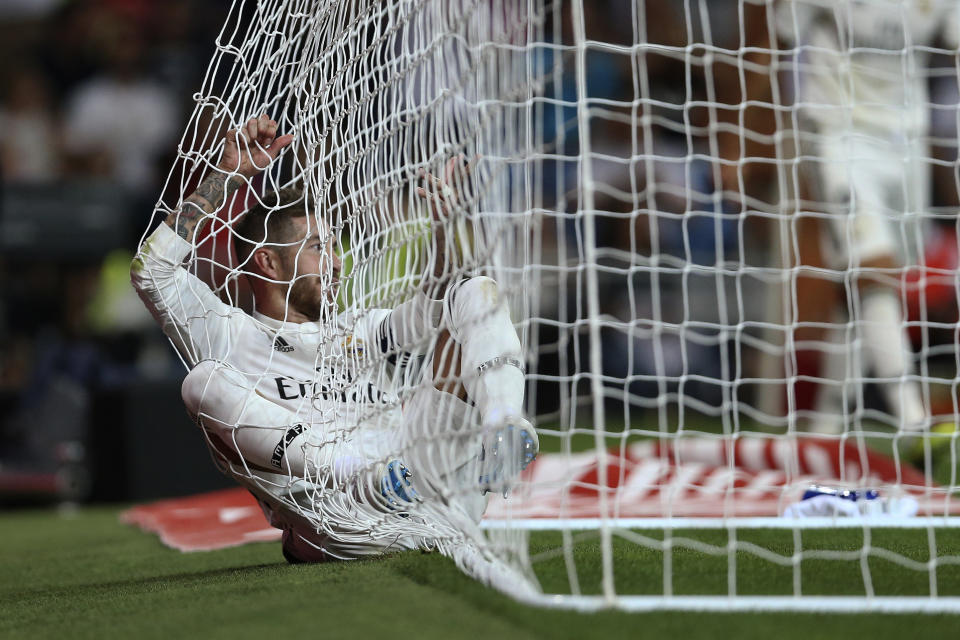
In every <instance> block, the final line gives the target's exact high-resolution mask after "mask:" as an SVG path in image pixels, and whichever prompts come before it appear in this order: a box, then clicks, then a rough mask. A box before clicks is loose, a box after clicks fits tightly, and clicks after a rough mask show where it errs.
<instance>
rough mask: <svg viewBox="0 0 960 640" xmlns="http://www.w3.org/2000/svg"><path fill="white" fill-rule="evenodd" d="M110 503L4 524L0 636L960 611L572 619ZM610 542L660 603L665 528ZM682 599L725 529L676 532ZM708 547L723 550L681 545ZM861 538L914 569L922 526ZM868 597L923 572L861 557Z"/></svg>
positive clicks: (839, 546) (547, 544)
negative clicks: (127, 512)
mask: <svg viewBox="0 0 960 640" xmlns="http://www.w3.org/2000/svg"><path fill="white" fill-rule="evenodd" d="M118 512H119V510H118V509H116V508H86V509H82V510H80V511H78V512H76V513H74V514H72V515H69V516H65V515H60V514H57V513H55V512H52V511H20V512H8V513H6V514H4V515H3V516H2V517H0V540H2V544H0V637H4V638H7V637H10V638H20V637H23V638H47V637H49V638H54V637H55V638H86V637H96V638H101V637H137V638H153V637H157V638H161V637H162V638H168V637H183V638H192V637H201V638H205V639H206V638H264V637H303V636H307V637H317V638H378V637H397V638H410V639H412V638H474V637H477V638H496V639H497V640H500V639H504V638H625V637H627V638H661V637H664V636H665V635H667V634H669V637H676V638H683V639H684V640H688V639H691V640H692V639H696V638H767V639H769V638H777V640H791V639H794V638H796V639H801V638H802V639H804V640H809V639H811V638H833V637H836V638H840V637H849V636H853V635H854V634H857V635H867V636H870V637H872V638H898V637H914V636H919V637H922V638H957V637H960V616H951V615H920V614H916V615H878V614H862V615H849V614H845V615H823V614H818V615H815V614H809V615H807V614H744V613H729V614H707V613H690V612H654V613H643V614H629V613H623V612H618V611H606V612H601V613H597V614H580V613H575V612H571V611H557V610H546V609H536V608H531V607H528V606H524V605H521V604H518V603H516V602H514V601H512V600H510V599H509V598H507V597H505V596H502V595H500V594H499V593H496V592H494V591H491V590H489V589H487V588H484V587H483V586H481V585H480V584H478V583H476V582H474V581H473V580H471V579H470V578H468V577H466V576H464V575H463V574H461V573H460V572H459V571H458V570H457V569H456V568H455V567H454V566H453V564H452V563H451V562H450V561H449V560H447V559H446V558H444V557H442V556H440V555H438V554H422V553H419V552H406V553H400V554H395V555H391V556H387V557H382V558H376V559H371V560H364V561H356V562H349V563H335V564H325V565H313V566H303V565H301V566H289V565H287V564H285V563H284V562H283V560H282V558H281V556H280V550H279V545H277V544H252V545H248V546H245V547H240V548H235V549H227V550H222V551H215V552H204V553H191V554H183V553H179V552H177V551H172V550H170V549H167V548H166V547H163V546H162V545H161V544H160V542H159V541H158V540H157V539H156V538H155V537H153V536H151V535H148V534H144V533H142V532H140V531H138V530H136V529H134V528H132V527H128V526H126V525H123V524H120V523H119V522H118V519H117V516H118ZM643 535H646V536H648V540H647V543H648V544H649V546H648V545H645V544H638V543H637V541H628V540H624V539H618V540H617V542H616V543H615V545H614V550H615V566H616V582H617V588H618V590H620V591H622V592H624V593H635V594H644V593H660V592H661V589H662V585H663V573H662V567H663V556H662V550H661V546H662V545H661V544H660V543H659V540H660V539H662V534H659V535H656V536H654V535H650V534H646V533H645V534H643ZM672 538H673V542H674V546H673V549H672V552H671V561H672V567H673V571H672V574H673V580H672V583H673V585H674V589H675V591H676V593H678V594H698V593H703V594H723V593H727V589H728V587H729V583H728V576H729V573H728V568H729V562H730V557H729V554H727V552H726V551H725V546H726V544H727V542H728V538H727V533H726V532H724V531H696V532H694V531H688V532H673V534H672ZM737 539H738V540H740V541H749V542H751V543H753V544H756V545H758V547H760V548H763V549H767V550H769V551H772V552H774V553H777V554H778V555H783V556H789V555H790V554H791V553H792V552H793V550H794V537H793V533H792V532H790V531H738V532H737ZM559 540H560V539H559V534H556V533H544V534H537V535H534V536H533V537H532V538H531V550H532V552H533V553H534V554H540V555H538V556H537V557H539V558H541V560H540V561H538V562H537V563H536V565H535V566H536V569H537V572H538V576H539V578H540V580H541V582H542V584H543V586H544V588H545V590H547V591H565V590H568V589H569V581H568V580H567V575H568V574H567V567H566V565H565V564H564V560H563V557H562V555H552V554H551V553H550V551H551V550H553V549H556V548H557V547H558V546H559ZM691 540H695V541H696V542H697V544H692V546H694V547H698V545H702V544H709V545H715V546H716V547H717V549H714V550H715V551H720V553H719V554H714V553H708V552H704V548H690V547H691V544H688V542H687V541H691ZM863 542H864V541H863V532H862V531H860V530H856V529H854V530H842V531H840V530H837V531H806V532H803V533H802V543H803V548H804V549H807V550H812V549H831V550H835V551H838V550H848V551H852V552H854V553H857V552H858V550H860V549H863V548H864V544H863ZM871 544H872V546H875V547H883V548H886V549H888V550H890V551H894V552H896V553H899V554H903V555H904V556H907V557H910V558H912V559H914V560H916V561H920V562H923V561H926V560H927V558H928V557H929V548H930V547H929V544H930V541H929V538H928V532H927V531H926V530H886V531H873V532H872V533H871ZM934 544H935V547H936V550H937V554H938V556H941V557H942V556H944V555H953V556H960V532H958V531H956V530H937V531H936V537H935V541H934ZM598 558H599V544H598V542H597V539H596V537H595V536H592V535H587V536H583V537H582V539H578V542H577V544H576V546H575V553H574V561H575V563H576V572H577V575H578V578H579V581H580V588H581V589H582V591H583V592H584V593H596V592H598V591H599V584H600V582H599V576H600V572H599V568H598ZM735 559H736V564H737V590H738V592H739V593H744V594H749V593H758V594H788V593H792V589H793V585H794V582H793V578H794V574H793V569H792V568H791V567H790V566H786V567H784V566H780V565H777V564H775V563H771V562H769V561H767V560H764V559H761V558H759V557H758V556H756V555H754V554H751V553H745V552H741V553H738V554H736V558H735ZM867 566H868V567H869V570H870V575H871V581H872V584H873V586H874V588H875V589H876V591H877V593H878V594H916V595H922V594H926V593H929V583H930V575H929V573H928V572H926V571H916V570H913V569H907V568H905V567H903V566H901V565H900V564H897V563H894V562H890V561H888V560H886V559H884V558H882V557H871V558H870V559H869V561H868V562H867ZM801 576H802V588H803V592H804V593H810V594H814V593H831V594H833V593H836V594H861V593H863V590H864V582H863V577H862V576H863V565H862V564H861V563H860V561H859V560H856V559H854V560H846V561H836V560H826V559H819V560H818V559H810V560H805V561H804V562H803V564H802V567H801ZM936 581H937V587H938V590H939V592H940V594H942V595H960V567H958V566H957V565H941V566H939V567H938V571H937V574H936Z"/></svg>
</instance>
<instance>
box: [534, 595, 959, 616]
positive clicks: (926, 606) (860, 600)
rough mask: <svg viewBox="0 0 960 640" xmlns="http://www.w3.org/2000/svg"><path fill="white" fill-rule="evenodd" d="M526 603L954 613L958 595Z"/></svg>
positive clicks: (549, 598) (563, 598)
mask: <svg viewBox="0 0 960 640" xmlns="http://www.w3.org/2000/svg"><path fill="white" fill-rule="evenodd" d="M527 601H528V602H529V603H530V604H533V605H537V606H541V607H548V608H558V609H574V610H577V611H583V612H591V611H601V610H604V609H620V610H623V611H631V612H640V611H714V612H744V611H776V612H783V611H795V612H807V613H849V614H854V613H867V612H876V613H928V614H937V613H958V612H960V598H957V597H952V596H951V597H944V598H940V597H914V596H874V597H853V596H740V595H729V596H666V597H663V596H623V595H618V596H616V597H615V598H604V597H603V596H571V595H547V594H543V595H542V596H537V597H528V598H527Z"/></svg>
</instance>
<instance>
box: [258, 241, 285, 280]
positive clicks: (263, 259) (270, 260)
mask: <svg viewBox="0 0 960 640" xmlns="http://www.w3.org/2000/svg"><path fill="white" fill-rule="evenodd" d="M253 263H254V264H255V265H256V266H257V270H258V271H259V272H260V273H262V274H263V275H264V276H266V277H267V278H270V279H271V280H281V279H282V278H281V276H282V275H283V265H282V264H281V261H280V256H279V255H278V254H277V252H276V251H274V250H273V249H268V248H267V247H260V248H259V249H257V250H256V251H254V252H253Z"/></svg>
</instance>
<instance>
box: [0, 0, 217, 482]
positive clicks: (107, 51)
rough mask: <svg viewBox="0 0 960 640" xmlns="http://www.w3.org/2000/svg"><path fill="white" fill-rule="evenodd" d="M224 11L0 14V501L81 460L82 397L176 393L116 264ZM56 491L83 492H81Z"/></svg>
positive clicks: (26, 6) (152, 191) (150, 194)
mask: <svg viewBox="0 0 960 640" xmlns="http://www.w3.org/2000/svg"><path fill="white" fill-rule="evenodd" d="M228 7H229V2H228V1H226V0H163V2H156V1H152V0H3V2H0V132H2V133H0V251H2V257H0V479H3V478H6V481H7V485H8V486H9V487H12V488H14V489H16V488H18V487H19V489H22V492H24V493H29V492H34V491H36V492H40V493H42V492H43V490H44V489H46V488H49V487H50V481H49V480H45V479H44V478H46V477H48V476H43V475H40V476H33V475H30V474H24V473H21V472H23V471H27V470H29V471H44V472H49V471H51V470H57V469H61V468H62V467H63V466H64V465H65V464H68V463H70V462H71V461H73V462H77V463H81V462H83V461H84V460H85V459H86V458H87V453H88V451H87V449H88V448H89V441H88V437H87V433H86V432H87V431H88V430H89V424H88V423H89V422H90V420H91V415H92V413H91V411H92V405H93V404H94V402H95V397H96V396H97V394H102V393H109V392H110V391H111V390H115V389H119V388H123V387H126V386H129V385H131V384H135V383H136V382H137V381H142V380H175V379H176V378H177V377H178V376H180V377H182V368H180V365H179V362H177V361H176V360H175V355H174V353H173V351H172V350H171V349H169V348H168V347H167V345H166V344H165V341H164V339H163V336H162V335H161V334H159V333H158V331H157V329H156V326H155V324H154V323H153V320H152V318H150V316H149V314H147V313H146V312H145V310H144V309H143V307H142V305H141V304H140V302H139V299H137V297H136V295H135V294H133V293H132V290H131V288H130V286H129V264H130V260H131V258H132V257H133V252H134V250H135V248H136V246H137V244H138V242H139V238H140V236H141V234H142V233H143V231H144V229H145V228H146V225H147V224H148V221H149V220H150V216H151V213H152V210H153V205H154V203H155V202H156V200H157V196H158V194H159V193H160V191H161V187H162V184H163V180H164V179H165V177H166V174H167V172H168V171H169V168H170V166H171V164H172V162H173V158H174V157H175V152H176V143H177V140H178V139H179V137H180V134H181V132H182V130H183V127H184V125H185V122H186V119H187V117H188V116H189V114H190V113H191V111H192V110H193V106H194V105H193V102H192V95H193V93H194V92H195V91H196V90H197V89H198V87H199V86H200V83H201V82H202V79H203V73H204V72H205V70H206V64H205V62H206V61H207V60H209V58H210V56H211V55H212V52H213V49H214V39H215V37H216V34H217V32H218V30H219V28H220V27H221V26H222V24H223V19H224V16H225V13H226V11H227V8H228ZM101 462H103V461H101ZM4 474H5V475H4ZM60 482H61V484H62V482H63V478H61V479H60ZM70 482H73V483H79V484H80V485H82V486H75V487H73V488H72V489H70V490H72V491H76V492H78V493H80V494H83V493H88V492H89V490H90V486H89V482H90V479H89V478H86V479H83V478H74V479H72V480H68V483H70ZM2 484H3V483H2V482H0V485H2ZM0 488H2V487H0ZM60 488H61V489H62V488H63V487H60ZM0 493H2V492H0Z"/></svg>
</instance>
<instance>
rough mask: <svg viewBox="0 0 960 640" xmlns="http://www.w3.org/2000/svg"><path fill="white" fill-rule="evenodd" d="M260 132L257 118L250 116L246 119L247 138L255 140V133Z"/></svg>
mask: <svg viewBox="0 0 960 640" xmlns="http://www.w3.org/2000/svg"><path fill="white" fill-rule="evenodd" d="M259 133H260V130H259V127H258V126H257V119H256V118H250V119H249V120H247V136H248V138H247V140H248V141H250V140H256V139H257V135H258V134H259Z"/></svg>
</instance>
